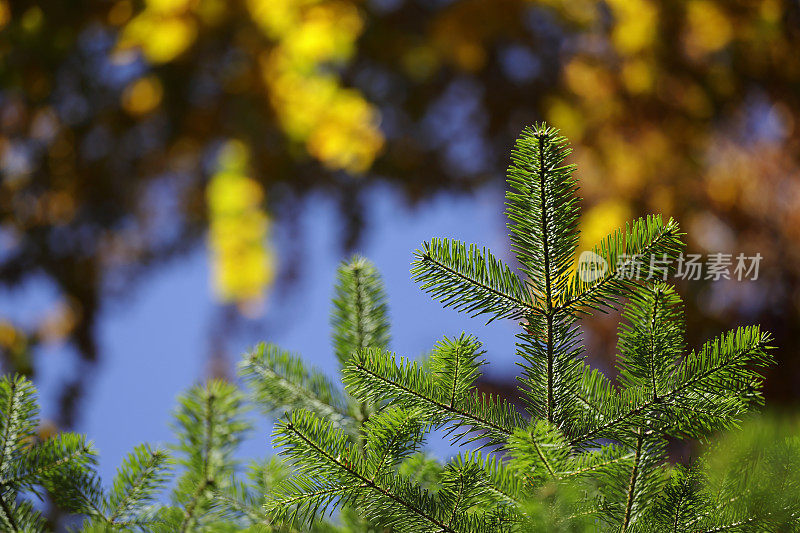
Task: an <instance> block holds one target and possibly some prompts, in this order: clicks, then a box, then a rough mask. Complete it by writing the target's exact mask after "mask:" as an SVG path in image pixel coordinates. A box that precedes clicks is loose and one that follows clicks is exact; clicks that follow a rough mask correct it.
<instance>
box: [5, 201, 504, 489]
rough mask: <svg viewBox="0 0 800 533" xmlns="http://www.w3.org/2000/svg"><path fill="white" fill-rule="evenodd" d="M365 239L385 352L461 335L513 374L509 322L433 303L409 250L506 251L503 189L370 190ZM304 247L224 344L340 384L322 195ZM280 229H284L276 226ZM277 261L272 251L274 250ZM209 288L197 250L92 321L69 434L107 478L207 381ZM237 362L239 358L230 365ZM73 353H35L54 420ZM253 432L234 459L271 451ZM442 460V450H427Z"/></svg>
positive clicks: (331, 238) (23, 305) (265, 437)
mask: <svg viewBox="0 0 800 533" xmlns="http://www.w3.org/2000/svg"><path fill="white" fill-rule="evenodd" d="M365 204H366V205H368V206H369V207H368V209H369V212H368V213H367V216H366V220H367V226H366V234H365V237H364V239H363V246H362V247H361V249H360V250H359V252H360V253H362V254H364V255H366V256H367V257H369V258H370V259H372V260H373V261H374V262H375V263H376V265H377V267H378V268H379V270H380V271H381V273H382V274H383V277H384V281H385V283H386V287H387V292H388V295H389V302H390V312H391V318H392V326H393V328H392V338H393V341H392V349H393V350H395V351H396V352H398V353H399V354H402V355H407V356H416V355H419V354H421V353H423V352H425V351H427V350H428V349H429V348H430V347H431V346H432V345H433V344H434V343H435V342H436V341H437V340H438V339H440V338H441V337H442V336H443V335H450V336H454V335H458V334H460V333H461V332H462V331H465V332H467V333H471V334H475V335H476V336H478V338H479V339H480V340H481V341H482V342H483V343H484V347H485V349H486V350H487V354H486V357H487V359H488V360H489V361H490V366H489V368H487V369H486V370H487V372H488V373H490V374H493V375H512V374H513V373H514V372H515V368H514V365H513V361H514V334H515V333H516V330H515V327H514V325H513V324H511V323H508V322H501V323H493V324H490V325H488V326H487V325H485V324H484V321H483V320H481V319H470V318H468V317H466V316H465V315H462V314H459V313H456V312H455V311H452V310H450V309H443V308H442V307H441V306H440V305H439V304H438V303H437V302H435V301H433V300H431V299H430V298H429V297H428V295H426V294H425V293H423V292H422V291H420V290H419V289H418V288H417V287H416V286H415V285H414V283H413V282H412V281H411V279H410V275H409V264H410V262H411V260H412V253H413V250H414V249H415V248H417V247H418V246H419V244H420V243H421V242H422V241H423V240H427V239H429V238H430V237H437V236H441V237H451V238H457V239H461V240H464V241H468V242H475V243H478V244H480V245H486V246H488V247H490V248H492V249H493V250H494V251H495V252H496V253H497V254H498V255H500V256H501V257H502V256H506V255H507V254H508V241H507V238H506V236H505V227H504V218H503V212H502V208H503V192H502V190H501V189H499V188H496V187H494V188H484V189H482V190H479V191H478V192H476V193H474V194H472V195H469V196H466V195H464V196H457V197H454V196H449V195H442V196H439V197H437V198H434V199H433V200H428V201H426V202H424V203H422V204H420V205H418V206H416V207H414V208H408V207H406V206H405V205H404V204H403V202H402V201H401V200H399V198H398V197H397V195H396V194H395V192H394V191H393V190H391V189H389V188H388V187H386V186H378V187H376V188H375V189H374V190H372V192H371V193H370V201H368V202H366V203H365ZM301 216H302V224H303V226H304V234H305V235H306V242H304V243H303V244H302V246H303V249H304V256H305V267H304V272H303V275H302V276H301V278H300V280H299V281H298V282H297V283H296V284H295V285H293V286H292V287H291V288H290V290H288V291H282V295H281V296H280V297H277V296H274V297H272V298H270V299H269V301H268V305H267V310H266V312H265V314H264V316H263V317H262V318H261V319H259V320H258V322H257V323H255V324H254V325H253V327H251V328H246V331H245V332H239V333H238V334H237V335H236V336H235V337H234V338H232V339H231V340H230V342H229V343H228V345H229V347H230V349H231V353H232V357H233V354H234V353H235V354H239V353H242V352H243V351H245V350H246V349H247V348H248V347H250V346H252V345H254V344H255V343H257V342H259V341H262V340H264V341H270V342H274V343H276V344H279V345H280V346H282V347H284V348H286V349H288V350H291V351H294V352H297V353H300V354H302V355H303V356H304V358H305V360H306V361H307V362H308V363H310V364H313V365H314V366H316V367H318V368H320V369H321V370H323V371H324V372H326V373H328V374H329V375H331V376H336V370H337V365H336V360H335V357H334V355H333V352H332V349H331V346H330V330H329V327H328V318H329V313H330V297H331V294H332V289H333V283H334V278H335V271H336V266H337V264H338V263H339V261H341V260H342V259H343V257H342V252H341V244H340V243H341V240H340V228H341V224H340V221H339V220H338V217H337V214H336V209H335V205H334V203H333V202H331V201H330V200H328V199H327V198H325V197H323V196H321V195H314V196H311V197H309V198H308V199H307V200H306V201H305V205H304V208H303V209H302V215H301ZM276 231H277V232H278V233H280V228H277V229H276ZM278 254H279V260H280V250H279V251H278ZM51 297H52V294H51V293H50V291H49V288H48V287H47V286H46V285H45V284H43V283H41V284H35V285H34V286H31V287H28V288H27V289H26V290H24V291H22V292H20V293H18V294H17V295H16V296H15V297H13V298H8V299H4V301H5V304H4V305H1V306H0V312H3V313H11V316H14V315H19V314H25V313H35V312H36V310H37V309H38V308H40V307H41V306H42V305H43V303H44V302H47V301H48V300H49V299H50V298H51ZM216 311H217V309H216V308H215V304H214V301H213V299H212V296H211V291H210V289H209V267H208V261H207V255H206V250H205V249H204V248H202V247H200V248H199V249H197V250H195V251H194V252H192V253H190V254H189V255H187V256H184V257H182V258H180V259H177V260H175V261H173V262H172V263H169V264H168V265H165V266H163V267H161V268H159V269H157V270H155V271H151V273H150V274H149V275H148V276H146V277H144V278H143V279H142V280H141V281H140V283H139V284H138V285H137V286H136V287H135V288H134V290H132V291H131V292H130V293H129V296H127V297H126V298H125V299H120V300H116V301H113V302H109V305H107V306H106V311H105V312H104V315H103V316H102V318H101V320H100V321H99V324H98V330H97V335H98V339H99V345H100V350H101V356H102V359H101V362H100V364H99V365H98V367H97V370H96V373H95V376H94V378H93V379H91V380H90V382H89V383H90V386H89V389H88V391H87V396H86V400H85V403H84V407H83V416H82V420H81V422H80V424H79V426H78V427H77V428H76V429H77V430H79V431H81V432H85V433H87V434H88V435H89V437H90V438H91V439H92V440H93V441H94V443H95V445H96V447H97V449H98V450H99V453H100V465H99V466H100V473H101V475H102V477H103V479H104V480H105V482H107V483H108V482H109V481H110V479H111V478H112V477H113V474H114V471H115V468H116V466H117V465H118V464H119V463H120V461H121V460H122V458H123V457H124V455H125V454H126V453H127V452H128V451H130V450H131V449H132V448H133V447H134V446H135V445H136V444H138V443H140V442H150V443H152V444H160V445H166V444H168V443H170V442H172V434H171V431H170V428H169V422H170V413H171V411H172V409H173V408H174V406H175V399H176V396H177V395H178V394H179V393H180V392H181V391H182V390H184V389H186V388H187V387H189V386H191V385H192V384H193V383H196V382H198V381H199V380H201V379H203V378H204V376H205V373H206V369H207V357H208V353H209V349H208V341H209V338H210V336H209V327H210V326H211V325H212V323H213V321H214V320H215V318H216V317H217V314H216ZM235 359H236V360H238V356H237V357H236V358H235ZM73 360H74V354H70V353H69V352H68V350H66V349H64V348H47V349H45V350H43V351H42V353H41V354H40V355H39V358H38V360H37V361H38V362H37V372H38V374H37V378H36V384H37V386H38V387H39V388H40V391H41V397H42V402H43V414H44V416H45V417H47V416H48V415H52V413H54V412H55V403H54V399H55V396H56V394H57V388H56V387H55V384H56V383H57V382H58V381H59V379H60V377H61V376H62V375H63V374H64V373H68V372H72V371H74V369H73V368H72V364H71V363H72V361H73ZM251 415H252V417H253V420H254V422H256V428H255V430H254V431H253V433H252V434H251V437H250V439H248V441H247V442H246V443H245V444H244V446H243V448H242V450H241V456H242V458H245V459H247V458H254V457H259V456H264V455H266V454H269V453H270V449H271V447H270V444H269V432H270V426H271V424H270V422H269V421H268V420H265V419H264V417H262V416H260V415H259V414H258V413H257V412H253V413H251ZM430 446H431V449H432V451H433V452H434V453H435V454H436V455H437V456H439V457H440V458H445V457H446V456H447V455H449V453H450V449H449V447H448V446H447V445H446V444H444V443H441V442H437V441H436V439H433V441H432V442H431V444H430Z"/></svg>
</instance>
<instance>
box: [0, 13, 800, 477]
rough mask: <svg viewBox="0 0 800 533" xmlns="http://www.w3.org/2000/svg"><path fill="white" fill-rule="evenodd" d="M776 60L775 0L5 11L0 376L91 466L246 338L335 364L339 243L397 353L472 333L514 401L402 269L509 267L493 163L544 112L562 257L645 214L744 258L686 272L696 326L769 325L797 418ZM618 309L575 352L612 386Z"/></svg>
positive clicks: (786, 92) (792, 55)
mask: <svg viewBox="0 0 800 533" xmlns="http://www.w3.org/2000/svg"><path fill="white" fill-rule="evenodd" d="M798 52H800V2H798V1H797V0H747V1H744V0H724V1H723V0H685V1H684V0H682V1H677V0H672V1H666V0H605V1H595V0H538V1H534V0H530V1H525V0H229V1H226V0H136V1H134V0H72V1H69V2H65V1H63V0H42V1H38V2H31V1H26V0H13V1H9V0H0V176H1V178H0V284H1V285H2V289H0V352H1V353H2V357H0V360H1V361H2V367H3V370H4V371H6V372H21V373H24V374H27V375H29V376H32V377H33V379H34V381H35V383H36V384H37V386H38V387H39V389H40V393H41V396H42V401H43V409H44V415H45V418H46V419H47V420H48V421H49V422H48V425H47V427H45V428H44V429H43V431H54V430H55V429H77V430H80V431H85V432H88V433H89V435H90V437H91V438H93V439H94V440H95V442H96V443H97V444H98V447H99V448H100V452H101V454H102V463H101V472H103V473H105V474H107V472H108V471H109V469H112V468H113V465H116V464H117V463H118V462H119V460H120V458H121V457H122V456H123V454H124V453H126V452H127V451H128V450H129V449H130V448H131V447H132V446H133V445H134V444H136V443H138V442H140V441H164V440H168V439H169V429H168V420H169V409H170V408H171V406H172V405H173V402H174V398H175V395H176V394H177V393H178V392H179V391H180V390H181V389H183V388H185V387H186V386H188V385H189V384H191V383H193V382H195V381H197V380H198V379H202V378H203V377H206V376H209V375H216V376H234V375H235V363H236V361H237V360H238V357H239V355H240V353H241V352H242V351H243V350H245V349H246V348H247V347H248V346H251V345H253V344H254V343H255V342H257V341H260V340H269V341H273V342H277V343H279V344H281V345H282V346H284V347H286V348H288V349H291V350H295V351H299V352H301V353H303V354H304V356H305V357H306V359H307V360H310V361H312V362H313V363H314V364H316V365H317V366H318V367H320V368H322V369H324V370H325V371H328V372H330V373H331V374H333V373H334V372H335V371H336V364H335V358H334V357H333V355H332V351H331V349H330V344H329V332H328V326H327V321H328V313H329V298H330V296H331V294H332V283H333V281H334V271H335V268H336V265H337V263H338V262H339V261H340V260H342V259H343V258H346V257H347V256H348V255H349V254H350V253H352V252H354V251H360V252H362V253H364V254H365V255H367V256H368V257H370V258H372V259H373V260H374V261H375V262H376V263H377V265H378V267H379V268H380V269H381V271H382V272H383V273H384V275H385V278H386V282H387V286H388V292H389V296H390V298H391V301H390V305H391V309H392V317H393V321H394V326H395V327H394V331H393V337H394V344H393V347H394V349H396V350H397V351H398V352H400V353H403V354H405V355H411V356H413V355H417V354H420V353H423V352H424V351H425V350H426V349H427V348H428V347H430V346H431V345H432V343H433V342H435V340H437V339H438V338H440V336H441V335H442V334H449V335H457V334H458V333H460V331H462V330H466V331H467V332H469V333H474V334H477V335H478V337H479V338H481V339H482V340H484V342H485V345H486V349H487V359H489V360H490V361H491V362H492V363H493V364H492V365H491V367H490V369H489V370H488V372H487V376H486V377H485V379H484V382H483V386H484V387H485V388H486V389H487V390H491V391H495V392H500V393H503V394H506V395H509V396H512V397H513V395H514V394H515V393H514V389H515V384H514V380H513V376H514V375H515V368H516V367H515V366H514V365H513V361H514V360H515V357H514V353H513V352H514V339H513V334H514V333H515V328H514V326H513V324H492V325H491V326H489V327H484V326H483V323H482V322H481V321H479V320H470V319H467V318H465V317H463V316H460V315H457V314H455V313H454V312H451V311H449V310H442V309H441V308H440V306H439V305H438V304H436V303H434V302H431V301H430V300H429V298H428V297H427V296H426V295H424V294H422V293H421V292H420V291H419V290H418V289H417V288H415V287H413V285H412V283H411V282H410V280H409V276H408V266H409V263H410V261H411V252H412V250H413V249H414V248H415V247H416V246H418V245H419V243H420V242H421V241H422V240H425V239H428V238H430V237H431V236H449V237H456V238H460V239H462V240H467V241H470V242H478V243H480V244H482V245H488V246H490V247H491V248H493V250H494V251H495V252H497V253H498V254H500V255H503V254H505V258H506V259H507V260H508V261H510V262H513V258H512V257H510V256H509V254H508V253H507V250H508V240H507V237H506V236H505V227H504V224H505V220H504V217H503V213H502V203H503V190H504V169H505V167H506V166H507V164H508V155H509V152H510V147H511V144H512V143H513V140H514V138H515V136H516V135H517V134H518V133H519V131H520V130H521V129H522V128H523V127H524V126H525V125H528V124H531V123H532V122H534V121H537V120H547V121H549V122H550V123H551V124H552V125H554V126H556V127H558V128H560V129H561V130H562V133H563V134H565V135H567V136H568V137H569V138H570V139H571V140H572V142H573V144H574V148H575V151H574V154H573V156H572V162H574V163H576V164H577V165H578V167H579V171H578V178H579V179H580V184H581V196H582V197H583V201H582V207H583V219H582V227H581V229H582V238H581V240H582V242H581V248H582V249H585V248H588V247H590V246H591V245H592V244H593V243H594V242H596V241H597V240H599V239H600V238H601V237H602V236H604V235H605V234H606V233H607V232H608V231H610V230H612V229H614V228H616V227H618V226H620V225H622V224H624V222H625V221H626V220H629V219H631V218H633V217H637V216H641V215H644V214H647V213H651V212H659V213H663V214H664V215H665V216H667V217H669V216H672V217H675V218H677V219H678V220H679V222H680V223H681V225H682V227H683V229H684V230H685V231H687V232H688V238H687V243H688V251H689V252H693V253H702V254H707V253H717V252H722V253H731V254H733V255H734V257H735V255H736V254H738V253H745V254H746V255H755V254H756V253H760V254H761V255H762V257H763V259H762V261H761V263H760V271H759V277H758V279H757V280H755V281H753V280H748V281H741V282H740V281H736V280H720V281H715V282H707V281H682V282H679V289H680V292H681V294H682V296H683V297H684V299H685V302H686V312H687V317H688V338H689V341H690V345H697V344H699V343H701V342H702V341H704V340H706V339H708V338H710V337H711V336H714V335H716V334H718V333H719V332H720V331H721V330H723V329H729V328H731V327H734V326H736V325H739V324H746V323H761V324H762V325H763V326H764V327H765V328H766V329H769V330H771V331H772V332H773V333H774V336H775V343H774V344H775V345H776V346H778V347H779V349H778V350H777V351H776V352H775V353H776V356H777V359H778V361H779V365H778V366H777V367H776V368H773V369H772V370H771V371H770V373H769V376H768V380H767V387H766V396H767V401H768V402H769V403H771V405H774V406H785V407H788V406H792V405H794V404H797V402H798V399H800V357H798V353H797V352H798V349H799V348H800V335H797V334H795V330H796V329H797V328H798V327H800V150H799V148H800V125H798V121H800V53H798ZM617 318H618V317H617V316H605V317H598V318H596V319H592V320H591V321H590V323H589V326H590V328H589V331H588V333H587V334H586V338H585V342H586V345H587V347H588V349H589V354H590V357H591V358H592V360H593V361H594V362H595V364H598V365H600V366H601V367H603V368H604V369H606V370H608V371H610V372H611V373H613V372H614V370H613V362H612V361H613V356H614V352H615V333H616V326H617ZM266 431H267V430H266V429H265V430H264V431H263V432H261V433H259V434H258V435H257V436H256V438H257V444H254V445H253V450H256V451H257V452H256V453H261V454H263V453H264V451H265V450H267V449H268V445H267V444H266V442H265V434H266ZM106 477H107V475H106Z"/></svg>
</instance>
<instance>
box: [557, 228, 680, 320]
mask: <svg viewBox="0 0 800 533" xmlns="http://www.w3.org/2000/svg"><path fill="white" fill-rule="evenodd" d="M682 236H683V233H681V231H680V228H679V226H678V223H677V222H676V221H675V220H673V219H669V220H668V221H667V223H666V224H664V222H663V219H662V217H661V215H649V216H647V217H644V218H639V219H637V220H635V221H633V222H632V223H628V224H626V225H625V232H624V233H623V232H622V231H621V230H615V231H614V232H612V233H610V234H609V235H608V236H607V237H606V238H605V239H603V240H602V241H600V243H599V244H598V245H596V246H595V247H594V248H593V249H592V253H593V254H594V255H595V256H596V257H599V258H601V259H602V260H603V264H602V266H603V267H604V268H605V271H604V272H603V273H602V275H600V276H596V274H594V273H592V272H588V271H587V270H585V269H586V268H588V267H589V265H588V264H579V265H578V266H579V268H578V269H577V270H575V271H574V272H573V273H572V275H571V277H570V279H569V281H568V282H567V283H566V284H565V288H564V290H563V291H562V292H561V293H560V294H559V301H558V303H557V306H556V310H557V312H559V313H564V312H574V311H584V312H585V311H587V310H590V309H598V310H602V309H606V308H610V307H614V306H616V304H617V303H618V301H619V298H620V297H622V296H626V295H627V294H629V293H630V291H631V290H633V289H635V288H636V287H637V286H638V284H639V283H640V280H639V279H637V278H636V277H635V276H632V275H631V274H632V273H633V272H634V271H635V269H636V267H637V264H639V263H640V262H641V261H642V260H644V261H646V262H647V263H646V264H641V267H642V268H645V272H644V273H642V275H641V277H646V276H649V274H650V272H649V268H650V263H649V261H650V258H651V257H657V258H658V259H664V258H666V259H667V262H668V263H667V264H668V265H669V266H668V273H669V272H672V269H673V267H672V264H673V263H674V261H675V259H676V258H677V256H678V253H679V252H680V251H681V249H682V247H683V241H682V240H681V238H682ZM658 274H659V275H660V274H662V273H661V272H659V273H658Z"/></svg>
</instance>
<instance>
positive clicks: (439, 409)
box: [343, 349, 522, 442]
mask: <svg viewBox="0 0 800 533" xmlns="http://www.w3.org/2000/svg"><path fill="white" fill-rule="evenodd" d="M343 373H344V383H345V388H346V389H347V391H348V392H349V393H350V394H351V395H353V396H354V397H357V398H363V399H366V400H368V401H373V402H375V401H379V400H383V399H386V398H392V399H393V400H392V403H393V405H397V406H399V407H401V408H403V409H407V410H410V411H416V412H419V413H420V416H423V417H424V418H425V419H427V420H430V421H431V422H432V423H450V427H451V429H453V430H458V429H460V428H462V427H463V426H467V428H468V429H467V430H466V431H467V432H469V431H471V430H476V431H478V432H479V433H480V435H478V436H475V437H473V438H472V439H476V438H479V437H482V436H483V437H488V438H489V439H490V440H491V441H492V442H503V441H504V440H506V439H507V438H508V437H509V436H510V435H511V433H512V432H513V431H514V428H516V427H519V426H520V425H522V418H521V416H520V415H519V414H518V413H517V411H516V409H515V408H514V407H513V406H511V405H510V404H508V403H507V402H504V401H502V400H500V399H495V398H492V397H491V396H489V397H486V396H483V395H481V396H479V395H477V394H476V393H474V392H469V393H465V394H463V395H462V396H461V397H460V398H457V399H456V401H455V402H452V405H451V396H450V394H449V393H450V391H449V390H447V389H444V390H443V389H442V387H441V386H439V385H438V382H437V380H435V379H432V377H431V376H430V375H429V374H427V373H425V372H423V370H422V367H420V366H418V365H417V364H416V363H413V362H410V361H405V360H403V359H401V360H400V364H399V365H398V364H397V363H396V362H395V356H394V354H392V353H389V352H384V351H382V350H377V349H368V350H365V351H363V352H361V353H359V354H357V355H356V356H355V357H353V358H352V359H351V360H350V362H349V363H348V365H347V366H346V367H345V368H344V370H343ZM470 428H471V429H470ZM458 438H460V436H459V437H458Z"/></svg>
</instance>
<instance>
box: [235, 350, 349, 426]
mask: <svg viewBox="0 0 800 533" xmlns="http://www.w3.org/2000/svg"><path fill="white" fill-rule="evenodd" d="M240 374H241V375H242V377H243V378H244V379H245V381H246V382H247V383H248V384H249V385H250V388H251V390H252V391H253V392H254V395H255V399H256V401H257V402H258V403H259V405H260V406H261V407H262V408H263V409H264V411H265V412H267V413H268V414H270V415H276V414H282V413H283V412H287V411H292V410H295V409H307V410H310V411H313V412H315V413H317V414H319V415H320V416H321V417H323V418H327V419H330V420H332V421H333V422H334V423H336V424H337V425H339V426H341V427H343V428H345V429H347V431H348V432H349V433H351V434H355V432H356V429H355V428H356V424H355V421H354V420H353V419H352V417H350V416H349V414H348V413H347V408H346V400H345V399H344V398H343V397H342V394H341V392H339V390H337V388H336V387H335V386H334V385H333V384H332V383H331V382H330V380H329V379H328V378H327V377H325V376H324V375H323V374H322V373H320V372H317V371H315V370H310V369H307V368H306V367H305V365H304V364H303V361H302V360H301V359H300V358H299V357H297V356H295V355H292V354H290V353H289V352H286V351H284V350H281V349H280V348H279V347H277V346H275V345H272V344H264V343H261V344H259V345H258V346H257V347H256V349H255V350H254V351H252V352H250V353H249V354H248V355H247V357H246V358H245V360H244V361H242V363H240Z"/></svg>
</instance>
